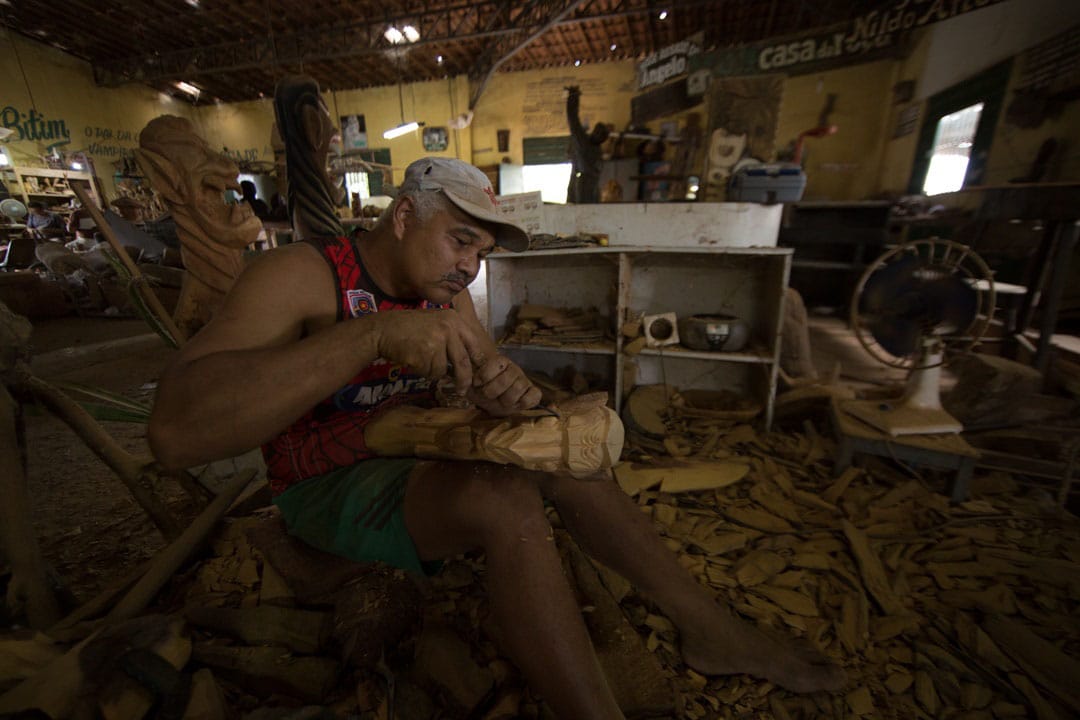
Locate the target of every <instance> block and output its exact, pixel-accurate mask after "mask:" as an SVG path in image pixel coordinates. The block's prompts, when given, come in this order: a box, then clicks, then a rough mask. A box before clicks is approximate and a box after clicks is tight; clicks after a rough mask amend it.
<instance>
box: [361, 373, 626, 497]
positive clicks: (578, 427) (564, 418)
mask: <svg viewBox="0 0 1080 720" xmlns="http://www.w3.org/2000/svg"><path fill="white" fill-rule="evenodd" d="M606 401H607V394H606V393H593V394H591V395H586V396H582V397H580V398H576V399H575V400H571V401H570V402H569V403H567V404H564V405H563V406H562V407H560V408H552V409H551V410H547V409H544V410H530V411H527V412H523V413H518V414H516V415H512V416H510V417H505V418H496V417H491V416H490V415H488V414H487V413H484V412H482V411H480V410H460V409H457V408H430V409H425V408H419V407H413V406H409V405H402V406H398V407H395V408H391V409H389V410H387V411H386V412H384V413H382V414H380V415H379V416H378V417H377V418H375V419H373V420H372V421H371V422H370V423H368V425H367V427H365V428H364V441H365V442H366V443H367V446H368V449H369V450H372V451H374V452H375V453H377V454H379V455H384V456H391V457H393V456H405V457H422V458H434V459H443V460H486V461H489V462H494V463H502V464H509V465H517V466H518V467H523V468H525V469H526V470H542V471H544V472H565V473H569V474H571V475H573V476H575V477H584V476H587V475H592V474H593V473H596V472H599V471H601V470H606V469H608V468H610V467H612V466H613V465H614V464H615V463H617V462H618V461H619V455H620V453H622V446H623V425H622V422H621V421H620V420H619V416H618V415H616V414H615V411H614V410H612V409H611V408H609V407H607V406H606V405H605V402H606Z"/></svg>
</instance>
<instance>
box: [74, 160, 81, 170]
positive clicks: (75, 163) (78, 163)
mask: <svg viewBox="0 0 1080 720" xmlns="http://www.w3.org/2000/svg"><path fill="white" fill-rule="evenodd" d="M71 169H72V170H82V169H83V165H82V163H81V162H73V163H71Z"/></svg>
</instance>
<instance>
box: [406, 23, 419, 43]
mask: <svg viewBox="0 0 1080 720" xmlns="http://www.w3.org/2000/svg"><path fill="white" fill-rule="evenodd" d="M401 30H402V32H404V33H405V39H406V40H408V41H409V42H411V43H414V42H416V41H417V40H419V39H420V31H419V30H417V29H416V28H414V27H413V26H412V25H406V26H405V27H403V28H402V29H401Z"/></svg>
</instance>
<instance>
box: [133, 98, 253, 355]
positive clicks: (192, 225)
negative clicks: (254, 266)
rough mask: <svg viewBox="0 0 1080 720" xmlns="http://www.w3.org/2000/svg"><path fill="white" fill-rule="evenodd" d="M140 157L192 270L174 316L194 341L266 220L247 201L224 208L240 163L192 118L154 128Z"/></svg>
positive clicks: (145, 134) (168, 119)
mask: <svg viewBox="0 0 1080 720" xmlns="http://www.w3.org/2000/svg"><path fill="white" fill-rule="evenodd" d="M135 159H136V160H137V161H138V163H139V167H140V168H142V171H143V173H145V175H146V177H147V178H148V179H149V180H150V184H151V185H152V186H153V187H154V189H155V190H157V191H158V193H160V194H161V196H162V197H163V198H165V202H166V203H168V205H169V209H170V211H171V212H172V216H173V220H174V221H175V222H176V229H177V233H178V234H179V236H180V244H181V250H180V254H181V257H182V258H183V260H184V268H185V270H186V272H185V273H184V280H183V286H182V287H181V289H180V299H179V300H178V301H177V303H176V310H175V312H174V313H173V317H174V319H175V320H176V324H177V326H179V328H180V329H181V330H183V331H184V334H185V335H189V336H190V335H191V334H193V333H194V332H195V331H197V330H198V329H199V328H201V327H202V326H203V325H205V324H206V323H207V322H208V321H209V320H210V317H211V316H212V315H213V314H214V313H215V312H216V311H217V310H218V308H220V307H221V305H222V303H223V302H224V301H225V295H226V293H228V292H229V288H231V287H232V285H233V283H234V282H235V281H236V278H237V276H239V275H240V271H241V270H243V269H244V258H243V251H244V248H245V247H247V246H248V245H249V244H251V243H253V242H255V239H256V238H257V237H258V235H259V230H260V229H261V228H262V223H261V222H260V221H259V219H258V218H257V217H255V215H254V214H253V213H252V212H251V208H250V207H249V206H248V205H247V204H246V203H236V204H234V205H226V204H225V197H224V192H225V190H226V188H231V189H234V190H236V191H237V192H239V190H240V185H239V183H238V182H237V180H236V178H237V173H238V170H237V168H236V163H234V162H233V161H232V160H230V159H229V158H228V157H227V156H226V155H223V154H221V153H217V152H214V151H213V150H211V149H210V146H209V145H207V144H206V141H205V140H203V139H202V138H201V137H199V136H198V135H196V134H195V128H194V127H193V126H192V125H191V122H189V121H188V120H186V119H185V118H181V117H176V116H175V115H162V116H161V117H157V118H154V119H153V120H151V121H150V122H149V123H147V125H146V127H145V128H143V131H142V132H141V133H139V147H138V148H137V149H136V150H135Z"/></svg>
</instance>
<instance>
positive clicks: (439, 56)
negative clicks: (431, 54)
mask: <svg viewBox="0 0 1080 720" xmlns="http://www.w3.org/2000/svg"><path fill="white" fill-rule="evenodd" d="M442 61H443V57H442V55H436V56H435V62H437V63H439V64H440V65H442Z"/></svg>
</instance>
